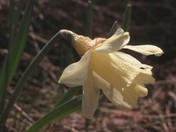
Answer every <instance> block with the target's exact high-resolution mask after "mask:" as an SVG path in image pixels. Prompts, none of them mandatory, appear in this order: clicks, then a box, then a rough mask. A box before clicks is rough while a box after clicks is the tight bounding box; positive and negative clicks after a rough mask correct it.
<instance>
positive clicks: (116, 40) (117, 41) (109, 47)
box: [95, 28, 130, 53]
mask: <svg viewBox="0 0 176 132" xmlns="http://www.w3.org/2000/svg"><path fill="white" fill-rule="evenodd" d="M129 40H130V36H129V33H128V32H124V31H123V29H121V28H119V29H117V31H116V32H115V34H114V35H113V36H111V37H110V38H109V39H107V40H106V41H104V42H103V43H102V44H101V45H100V46H99V47H97V48H96V49H95V50H96V51H99V52H104V53H111V52H114V51H116V50H120V49H121V48H122V47H123V46H125V45H126V44H128V42H129Z"/></svg>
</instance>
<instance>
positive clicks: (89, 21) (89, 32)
mask: <svg viewBox="0 0 176 132" xmlns="http://www.w3.org/2000/svg"><path fill="white" fill-rule="evenodd" d="M92 27H93V3H92V1H91V0H88V10H87V35H88V36H89V37H92Z"/></svg>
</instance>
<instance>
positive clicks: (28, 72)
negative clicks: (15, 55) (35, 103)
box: [0, 32, 60, 122]
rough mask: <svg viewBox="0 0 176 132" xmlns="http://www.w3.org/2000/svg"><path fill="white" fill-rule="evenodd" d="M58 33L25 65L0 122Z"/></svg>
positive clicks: (0, 117) (0, 116)
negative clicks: (25, 67)
mask: <svg viewBox="0 0 176 132" xmlns="http://www.w3.org/2000/svg"><path fill="white" fill-rule="evenodd" d="M59 34H60V32H58V33H56V34H55V35H54V36H53V37H52V38H51V39H50V40H49V41H48V43H47V44H46V45H45V46H44V47H43V48H42V49H41V51H40V52H39V53H38V54H37V55H36V56H35V58H34V59H33V60H32V62H31V63H30V65H29V66H28V67H27V69H26V70H25V72H24V73H23V75H22V77H21V78H20V80H19V81H18V83H17V85H16V87H15V90H14V92H13V94H12V96H11V98H10V100H9V102H8V104H7V107H6V108H5V109H4V111H3V112H2V113H1V115H0V122H3V121H4V120H5V119H6V118H7V116H8V114H9V112H10V110H11V109H12V107H13V105H14V103H15V101H16V100H17V98H18V96H19V94H20V93H21V91H22V89H23V86H24V84H25V83H26V81H27V80H28V79H29V77H30V76H31V74H32V73H33V72H34V70H35V69H36V67H37V65H38V64H39V62H40V61H41V60H42V59H43V58H44V57H45V55H46V54H47V53H48V52H49V50H50V49H51V48H52V47H53V45H54V44H55V42H56V41H57V40H58V36H59Z"/></svg>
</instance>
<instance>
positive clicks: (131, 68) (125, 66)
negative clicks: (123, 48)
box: [90, 52, 143, 88]
mask: <svg viewBox="0 0 176 132" xmlns="http://www.w3.org/2000/svg"><path fill="white" fill-rule="evenodd" d="M128 57H129V55H127V54H125V53H122V52H113V53H109V54H103V53H99V52H93V53H92V56H91V61H90V68H91V70H93V71H95V72H96V73H97V74H98V75H99V76H101V77H102V78H103V79H104V80H106V81H107V82H109V83H110V84H112V85H113V87H119V88H124V87H127V86H129V85H130V84H131V83H132V82H133V80H134V78H135V77H136V76H137V75H138V74H139V72H140V67H142V66H143V64H141V63H140V62H139V61H137V60H136V59H135V58H133V57H132V56H130V58H131V59H132V58H133V59H132V60H133V61H132V63H130V62H131V61H130V62H128V61H127V60H128Z"/></svg>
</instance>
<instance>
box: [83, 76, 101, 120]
mask: <svg viewBox="0 0 176 132" xmlns="http://www.w3.org/2000/svg"><path fill="white" fill-rule="evenodd" d="M98 101H99V89H97V88H96V86H95V85H94V81H93V78H92V75H91V73H90V74H89V77H88V78H87V80H86V81H85V83H84V85H83V100H82V113H83V115H84V116H85V117H86V118H88V119H93V115H94V112H95V110H96V108H97V106H98Z"/></svg>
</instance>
